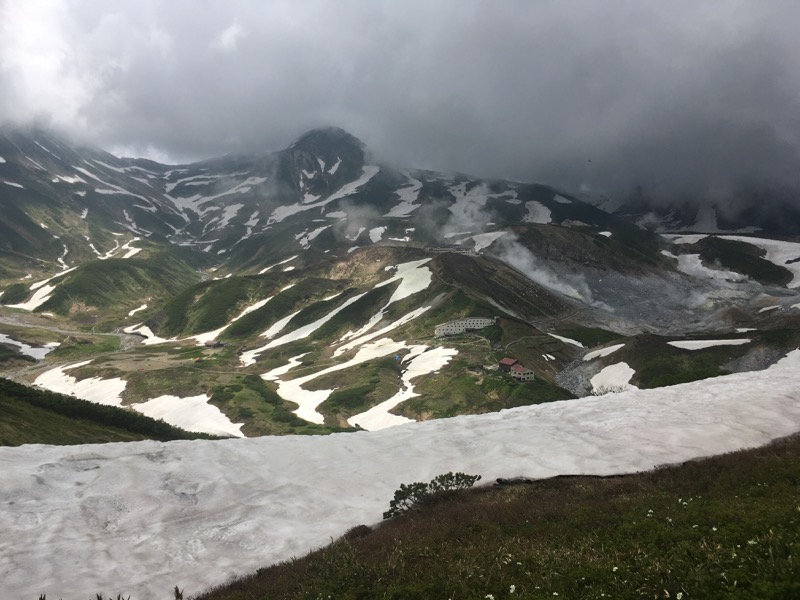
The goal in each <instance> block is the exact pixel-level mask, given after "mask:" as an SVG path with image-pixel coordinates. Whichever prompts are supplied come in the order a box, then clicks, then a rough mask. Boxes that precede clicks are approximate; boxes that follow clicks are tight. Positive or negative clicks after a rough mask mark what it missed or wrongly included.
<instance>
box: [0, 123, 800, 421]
mask: <svg viewBox="0 0 800 600" xmlns="http://www.w3.org/2000/svg"><path fill="white" fill-rule="evenodd" d="M0 157H2V158H3V161H4V162H2V163H0V207H2V210H0V234H2V233H3V232H8V235H4V236H3V238H2V239H3V242H2V244H0V292H2V295H0V313H2V314H5V315H8V318H9V319H10V320H11V322H12V323H14V324H15V326H16V327H18V328H17V329H14V330H13V332H12V330H11V329H8V331H9V334H11V333H14V335H17V336H19V335H20V332H21V331H24V330H20V329H19V327H21V326H23V325H24V324H25V323H26V322H27V321H31V322H33V321H34V318H33V317H34V315H37V318H41V319H45V321H46V322H50V323H52V324H53V325H52V326H53V327H54V329H61V330H70V329H72V330H75V331H77V332H81V331H82V332H84V333H89V332H90V331H91V332H117V334H118V335H121V336H122V335H124V336H127V337H126V338H125V339H126V340H138V341H139V343H140V344H139V345H136V344H134V345H132V346H131V345H129V346H126V347H125V348H120V350H118V351H115V350H112V351H110V352H109V349H108V348H105V349H100V348H98V350H97V352H95V353H92V352H89V353H88V354H85V355H82V356H87V357H89V358H91V362H90V364H88V365H86V364H81V365H78V364H76V363H61V366H60V367H58V368H62V369H64V370H62V371H59V372H58V373H60V374H59V375H58V378H57V379H54V371H53V367H54V365H56V364H59V361H58V360H57V357H58V356H59V355H61V356H64V357H66V356H68V355H69V352H71V351H72V350H68V347H69V348H73V349H77V348H78V346H77V345H76V342H75V341H74V340H73V341H69V340H68V339H67V338H66V337H65V336H64V335H63V334H58V336H56V338H57V339H52V340H51V339H48V340H47V341H48V342H53V343H56V342H58V343H62V344H65V348H64V349H63V350H60V351H59V352H55V353H53V354H52V355H50V356H48V357H47V358H45V360H44V362H42V363H37V364H35V365H32V366H30V367H28V368H27V370H26V371H25V373H26V375H24V376H22V378H23V379H24V380H25V381H27V382H28V383H32V382H35V381H40V382H41V381H48V382H52V381H58V382H59V383H58V385H59V386H62V388H63V390H62V391H69V390H74V391H75V392H76V393H79V392H78V390H80V389H81V388H80V384H81V382H82V381H88V380H93V381H94V380H95V379H97V381H98V384H97V385H106V383H103V382H110V381H114V382H116V383H114V386H111V384H108V385H109V386H110V387H109V394H110V396H109V402H113V403H119V404H120V405H130V406H133V407H134V408H136V407H144V406H149V402H151V401H152V400H153V399H154V398H158V397H161V396H164V397H170V398H173V397H174V398H176V400H174V401H171V402H173V403H177V402H178V401H179V400H180V401H181V402H182V401H184V400H185V399H187V398H197V399H199V400H197V401H196V402H199V403H204V404H203V406H205V407H206V408H204V409H203V410H209V411H211V409H210V408H208V407H213V408H214V409H215V410H217V411H218V412H213V411H211V412H208V415H209V417H208V418H209V419H212V420H213V419H223V418H224V419H225V423H224V427H225V428H228V429H226V430H227V431H232V430H233V429H231V428H234V429H235V427H234V425H233V424H234V423H241V424H243V425H242V427H243V429H242V431H243V434H246V435H259V434H264V433H290V432H297V431H302V432H314V433H322V432H326V431H327V432H329V431H334V430H340V429H342V428H343V429H345V430H347V429H353V425H352V423H355V422H359V423H361V424H363V423H365V422H366V421H364V420H363V418H361V417H359V418H357V415H359V414H361V413H366V412H368V411H370V410H374V409H376V407H379V406H384V405H385V406H387V407H388V408H386V411H387V413H386V414H387V415H393V416H391V417H390V416H385V419H386V422H389V421H391V420H392V419H394V418H395V417H398V418H399V417H400V416H401V415H402V416H403V418H410V419H414V420H419V419H423V420H424V419H428V418H437V417H442V416H452V415H455V414H465V413H472V412H486V411H493V410H500V409H502V408H505V407H509V406H511V405H516V404H515V403H519V402H522V403H536V402H539V401H547V400H548V399H553V398H554V397H571V396H574V395H581V394H586V393H590V392H592V391H593V390H594V391H596V390H597V389H600V388H602V387H603V384H600V383H597V384H594V383H592V379H593V378H594V377H595V376H599V375H600V373H601V371H603V370H604V369H606V368H608V369H612V367H613V368H614V369H617V370H618V371H619V370H620V369H621V367H620V366H619V365H620V364H623V363H624V364H625V365H627V369H629V371H625V370H624V369H623V370H622V371H620V373H622V372H626V373H628V372H630V373H631V374H629V375H628V379H627V380H625V384H624V385H623V386H622V387H625V386H627V385H643V386H645V387H647V386H650V385H651V384H652V382H653V381H657V378H655V377H654V376H653V374H652V372H653V369H654V368H655V367H654V366H653V365H654V364H658V365H661V366H660V367H659V368H666V369H674V370H675V373H676V375H675V376H676V377H677V378H679V379H681V380H686V379H687V378H690V379H691V378H692V377H695V378H698V377H701V376H708V374H715V373H719V372H721V371H723V370H740V369H745V370H746V369H748V368H764V367H766V366H768V365H769V364H771V363H772V362H774V361H775V360H777V358H779V353H780V352H781V351H786V350H788V349H791V345H792V344H793V343H795V341H796V336H795V333H794V331H795V328H796V327H797V318H796V315H795V314H794V313H795V312H796V310H797V309H795V308H794V303H795V302H797V301H796V300H795V294H796V292H795V290H796V287H797V285H800V272H798V271H799V270H800V269H799V267H798V263H797V262H796V261H795V259H798V258H800V244H799V245H793V244H791V243H788V242H777V241H774V240H767V239H759V238H755V237H752V238H748V237H743V236H729V235H722V234H718V233H716V234H714V235H712V236H707V235H703V234H698V235H685V234H681V235H674V236H664V235H659V234H657V233H655V232H654V231H651V230H649V229H647V228H644V227H641V226H640V225H637V224H636V223H632V222H630V221H629V220H626V219H624V218H622V217H620V216H619V215H615V214H609V213H607V212H604V211H603V210H601V209H600V208H597V207H595V206H593V205H591V204H589V203H587V202H584V201H583V200H581V198H580V196H579V195H572V194H569V193H567V192H564V191H560V190H557V189H555V188H552V187H549V186H546V185H542V184H536V183H523V182H511V181H505V180H486V179H476V178H472V177H469V176H467V175H460V174H441V173H435V172H432V171H424V170H414V169H400V168H396V167H393V166H389V165H386V164H382V163H381V161H380V160H377V159H376V158H375V157H373V156H372V155H371V154H370V152H369V150H368V149H367V148H366V146H365V145H364V144H363V142H361V141H360V140H358V139H357V138H355V137H353V136H352V135H350V134H349V133H347V132H345V131H344V130H342V129H339V128H320V129H315V130H312V131H310V132H307V133H305V134H303V135H302V136H300V137H298V138H297V140H295V141H294V142H293V143H292V144H291V145H289V146H288V147H287V148H284V149H282V150H279V151H276V152H254V153H241V154H229V155H226V156H224V157H219V158H212V159H207V160H204V161H200V162H195V163H190V164H185V165H160V164H158V163H155V162H153V161H146V160H140V159H123V158H117V157H114V156H112V155H110V154H107V153H103V151H101V150H98V149H92V148H83V147H78V146H69V145H68V143H67V142H65V141H63V140H60V139H57V138H56V137H54V136H51V134H49V133H48V132H46V131H43V130H37V131H36V132H34V134H33V136H32V137H30V136H29V137H25V136H24V135H23V133H21V132H16V133H13V134H9V133H8V132H5V133H3V134H2V135H0ZM12 184H13V185H12ZM732 237H735V238H736V240H735V241H734V240H733V239H728V238H732ZM767 267H768V268H767ZM762 273H764V274H765V275H764V277H762V276H761V274H762ZM798 306H800V304H798ZM762 311H766V312H762ZM26 315H30V317H28V316H26ZM468 316H486V317H497V320H496V326H495V327H492V328H488V329H487V330H486V331H485V332H475V333H473V334H470V335H467V336H464V337H461V338H458V337H457V338H452V339H451V338H441V339H440V338H436V337H435V336H434V335H433V332H434V329H435V327H436V325H438V324H440V323H443V322H447V321H451V320H457V319H460V318H464V317H468ZM749 327H754V328H756V329H758V330H760V333H759V334H757V335H756V334H753V335H752V336H751V338H752V339H751V340H749V341H748V343H747V345H741V346H739V347H737V348H736V349H733V350H730V351H721V350H718V349H717V350H714V349H706V350H701V351H699V352H700V353H699V354H697V355H695V356H696V357H697V359H698V360H699V362H700V363H702V364H703V365H705V366H704V368H703V369H694V370H693V369H692V368H691V367H690V363H691V361H689V363H687V362H686V358H687V357H686V356H685V355H682V354H680V352H678V351H676V350H674V349H672V348H671V347H670V346H669V344H668V343H667V342H668V341H671V340H673V339H684V338H687V337H688V339H690V340H696V339H698V338H703V337H709V336H710V337H713V338H715V339H716V338H721V339H723V340H724V339H733V338H734V337H735V335H736V331H735V330H736V329H737V328H739V329H746V328H749ZM769 330H775V331H777V332H780V333H769ZM652 334H655V335H658V336H662V337H663V338H665V340H663V341H658V342H656V341H653V340H652V339H651V338H646V337H645V338H641V337H637V336H646V335H652ZM29 335H30V334H29ZM78 337H79V336H78ZM15 339H19V337H18V338H15ZM37 339H42V334H41V333H37V334H36V335H32V337H30V338H28V339H26V340H22V341H29V342H35V341H36V340H37ZM615 339H623V340H626V341H624V344H628V345H629V346H630V348H644V349H646V352H645V353H637V352H634V351H631V350H626V351H621V352H620V354H619V355H617V357H616V358H615V357H613V355H610V357H609V358H608V359H606V358H602V359H595V360H587V361H583V360H582V359H581V356H582V355H583V354H586V353H587V351H588V348H589V347H595V348H600V349H602V348H603V347H604V344H608V343H610V341H611V340H615ZM641 340H645V341H644V342H643V341H641ZM648 340H649V341H648ZM126 343H128V342H126ZM70 344H71V346H69V345H70ZM206 344H209V347H208V348H206V347H205V345H206ZM214 345H216V346H217V347H212V346H214ZM85 347H86V346H85V345H84V346H83V347H82V350H81V351H83V349H84V348H85ZM12 350H13V349H12ZM681 352H684V353H685V352H687V351H686V350H682V351H681ZM648 353H650V354H648ZM506 354H510V355H511V356H512V358H516V359H517V360H519V361H520V362H521V363H522V364H524V365H525V366H526V367H527V368H530V369H533V371H534V372H535V373H536V379H535V382H528V383H522V384H514V383H513V381H512V380H510V379H509V378H508V376H506V375H504V374H502V373H498V372H497V364H498V361H499V360H500V359H501V358H503V357H504V356H505V355H506ZM392 356H394V357H395V358H394V359H392V360H390V358H391V357H392ZM620 357H623V358H624V359H625V360H624V361H621V360H618V358H620ZM287 361H288V362H287ZM659 361H660V362H659ZM424 363H427V364H428V365H429V366H428V367H423V364H424ZM437 365H438V366H437ZM434 366H436V367H435V368H434ZM276 369H277V370H278V372H277V374H273V373H272V372H273V371H274V370H276ZM47 372H50V373H51V374H50V375H49V376H48V377H44V375H45V373H47ZM609 372H616V371H613V369H612V371H609ZM411 373H415V375H414V377H416V378H418V379H415V380H414V383H412V381H411V378H410V377H411ZM255 375H259V376H260V377H261V378H262V379H263V380H264V381H265V382H266V383H264V384H258V385H256V384H255V383H254V380H251V379H247V378H248V377H253V376H255ZM98 378H99V379H98ZM601 380H602V381H607V380H608V376H607V375H603V376H602V377H601V378H600V379H598V380H597V381H601ZM615 381H616V380H615ZM620 381H622V380H621V379H620ZM248 382H249V383H248ZM48 385H56V384H55V383H49V384H48ZM514 385H518V386H519V387H516V388H515V387H514ZM112 387H113V390H115V391H114V392H113V393H112V392H111V389H112ZM415 387H416V389H418V390H420V391H419V392H416V391H414V389H415ZM81 393H82V392H81ZM311 399H315V400H313V402H312V401H311ZM392 399H396V405H393V406H390V407H389V406H388V404H386V403H387V402H389V401H390V400H391V401H392V402H395V400H392ZM164 402H166V401H164ZM389 404H391V402H389ZM198 406H200V405H199V404H198ZM187 410H188V409H187ZM198 410H199V408H198ZM190 412H191V411H189V412H186V411H184V412H179V413H176V415H177V416H176V417H175V418H176V419H178V420H179V421H177V422H176V424H179V425H181V424H182V425H186V418H187V417H188V415H189V413H190ZM204 414H205V413H204ZM220 415H222V416H220ZM287 415H289V416H287ZM298 415H305V416H306V417H310V418H311V419H312V421H311V422H309V421H306V420H304V419H305V417H302V418H301V417H300V416H298ZM276 419H279V420H278V421H276ZM196 426H198V427H203V426H204V425H196ZM312 426H313V427H312ZM315 428H316V429H315ZM212 430H213V431H218V430H219V429H218V428H216V425H215V426H212Z"/></svg>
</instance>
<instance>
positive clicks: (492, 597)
mask: <svg viewBox="0 0 800 600" xmlns="http://www.w3.org/2000/svg"><path fill="white" fill-rule="evenodd" d="M484 598H486V600H494V596H492V595H491V594H486V596H484Z"/></svg>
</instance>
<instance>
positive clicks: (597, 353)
mask: <svg viewBox="0 0 800 600" xmlns="http://www.w3.org/2000/svg"><path fill="white" fill-rule="evenodd" d="M624 346H625V344H617V345H615V346H609V347H608V348H600V350H592V351H591V352H587V353H586V354H585V355H584V356H583V360H586V361H588V360H594V359H595V358H602V357H603V356H608V355H609V354H613V353H614V352H616V351H617V350H619V349H621V348H623V347H624Z"/></svg>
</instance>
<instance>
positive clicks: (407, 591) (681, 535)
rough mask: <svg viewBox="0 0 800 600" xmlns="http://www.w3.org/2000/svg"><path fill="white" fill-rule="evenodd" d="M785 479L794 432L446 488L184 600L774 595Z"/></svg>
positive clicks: (798, 461) (783, 544)
mask: <svg viewBox="0 0 800 600" xmlns="http://www.w3.org/2000/svg"><path fill="white" fill-rule="evenodd" d="M798 485H800V438H799V437H797V436H795V437H792V438H788V439H785V440H782V441H779V442H776V443H774V444H772V445H770V446H767V447H763V448H759V449H756V450H747V451H740V452H736V453H732V454H728V455H724V456H720V457H714V458H710V459H704V460H701V461H693V462H689V463H685V464H683V465H679V466H674V467H667V468H662V469H657V470H655V471H651V472H647V473H639V474H635V475H627V476H617V477H605V478H600V477H577V476H574V477H573V476H569V477H557V478H554V479H548V480H541V481H536V482H529V483H519V484H516V485H503V486H494V487H483V488H477V489H474V490H470V491H459V492H450V493H447V494H444V495H439V496H437V497H434V499H433V500H431V501H429V502H428V503H427V504H426V505H425V506H422V507H421V508H419V509H417V510H412V511H410V512H407V513H406V514H404V515H401V516H399V517H396V518H394V519H391V520H389V521H386V522H384V523H383V524H382V525H381V526H379V527H376V528H369V527H366V526H363V525H362V526H359V527H356V528H354V529H352V530H351V531H350V532H349V533H348V534H347V535H346V536H345V537H344V538H343V539H341V540H338V541H336V542H335V543H333V544H332V545H331V546H329V547H327V548H324V549H321V550H319V551H317V552H314V553H312V554H310V555H309V556H306V557H304V558H300V559H295V560H291V561H289V562H286V563H283V564H280V565H276V566H273V567H269V568H265V569H262V570H260V571H258V572H257V573H255V574H254V575H252V576H250V577H246V578H244V579H241V580H239V581H236V582H233V583H230V584H228V585H225V586H222V587H220V588H218V589H216V590H212V591H209V592H206V593H204V594H201V595H200V596H197V597H196V598H197V600H252V599H253V598H258V599H261V598H269V599H270V600H278V599H298V600H299V599H308V600H311V599H317V598H336V599H337V600H338V599H367V598H369V599H379V598H383V599H405V598H465V599H476V600H477V599H487V598H490V599H491V598H493V599H496V600H500V599H503V600H506V599H513V598H541V599H544V598H549V599H552V598H554V597H560V598H573V599H583V598H585V599H598V600H599V599H601V598H674V599H689V598H727V599H737V600H738V599H742V600H744V599H745V598H746V599H752V598H759V599H766V598H774V599H779V598H780V599H786V600H788V599H790V598H797V597H800V565H798V564H797V561H796V558H795V555H796V553H797V550H798V547H800V504H798V495H797V490H798ZM388 502H389V498H387V506H388Z"/></svg>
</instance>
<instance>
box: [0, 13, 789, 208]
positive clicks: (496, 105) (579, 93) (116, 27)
mask: <svg viewBox="0 0 800 600" xmlns="http://www.w3.org/2000/svg"><path fill="white" fill-rule="evenodd" d="M798 21H800V5H798V4H797V3H795V2H791V1H789V0H768V1H763V0H762V1H755V0H743V1H739V2H729V1H723V0H716V1H710V2H703V3H697V2H691V1H689V0H676V1H675V2H669V3H657V2H638V1H636V2H635V1H633V0H622V1H620V2H614V3H598V2H594V1H591V0H572V1H567V2H555V1H549V0H546V1H542V2H527V1H522V0H509V1H507V2H503V3H499V4H498V3H489V2H480V1H477V0H473V1H466V2H464V1H456V0H443V1H441V2H436V3H428V2H404V3H396V2H389V1H388V0H387V1H379V2H369V3H365V2H360V1H357V0H344V1H342V2H336V3H332V2H322V1H313V0H308V1H305V2H289V1H278V0H276V1H270V2H255V1H251V0H233V1H231V2H225V3H221V2H220V3H203V4H202V6H201V7H198V4H197V3H195V2H189V1H187V0H178V1H175V2H168V3H167V2H158V1H156V0H145V1H143V2H137V3H128V2H121V1H111V2H108V1H100V0H81V1H80V2H79V1H78V0H57V1H54V2H48V3H33V2H25V1H23V0H5V2H4V3H2V4H0V23H2V24H0V116H1V117H5V118H7V119H12V120H17V121H24V120H29V119H31V118H33V117H38V118H40V119H41V118H44V119H46V120H50V121H51V122H52V123H54V124H57V125H60V126H62V127H66V128H68V129H70V130H72V131H74V132H77V133H80V134H82V135H83V136H84V137H86V138H88V139H90V140H92V141H94V142H95V143H97V144H98V145H100V146H103V147H105V148H107V149H109V150H112V151H115V152H117V153H121V154H146V155H150V156H153V157H156V158H159V159H161V160H172V161H179V160H185V159H195V158H202V157H209V156H214V155H220V154H224V153H226V152H231V151H237V150H241V149H242V148H246V147H250V148H269V149H278V148H282V147H285V146H286V145H287V144H289V143H290V142H291V141H292V140H294V139H296V138H297V136H298V135H299V134H301V133H302V132H303V131H306V130H308V129H311V128H313V127H318V126H321V125H327V124H336V125H339V126H341V127H343V128H345V129H346V130H348V131H350V132H352V133H353V134H355V135H356V136H358V137H359V138H360V139H362V140H364V141H365V142H366V144H367V146H368V147H369V148H371V149H373V150H374V151H375V152H376V153H377V154H379V155H380V156H382V157H386V158H388V159H390V160H394V161H396V162H397V163H398V164H402V165H408V166H417V167H422V168H431V169H436V170H444V171H461V172H467V173H474V174H476V175H480V176H490V177H492V176H494V177H510V178H515V179H522V180H540V181H544V182H549V183H553V184H556V185H564V186H566V187H569V188H572V189H578V188H579V187H580V186H582V185H583V186H586V187H588V188H591V189H595V190H606V191H611V192H622V191H624V190H628V189H630V188H631V187H632V186H633V185H636V184H642V185H643V186H645V188H646V189H647V190H649V191H650V192H651V193H652V194H656V195H659V194H660V195H665V196H668V195H675V194H684V195H689V196H691V195H703V196H706V197H709V196H711V197H719V198H720V199H722V200H723V201H724V199H725V198H727V196H728V195H729V194H730V192H731V190H734V189H736V188H738V187H740V186H742V185H748V186H754V185H755V186H772V187H778V188H782V187H786V186H788V187H791V188H795V187H800V185H798V172H800V170H798V168H797V166H798V144H799V143H800V123H799V122H798V120H799V119H800V111H798V108H800V107H798V100H799V99H800V68H798V67H800V64H798V63H800V41H798V36H797V35H796V32H795V31H794V24H796V23H797V22H798Z"/></svg>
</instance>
